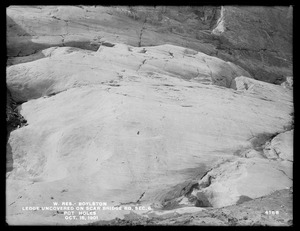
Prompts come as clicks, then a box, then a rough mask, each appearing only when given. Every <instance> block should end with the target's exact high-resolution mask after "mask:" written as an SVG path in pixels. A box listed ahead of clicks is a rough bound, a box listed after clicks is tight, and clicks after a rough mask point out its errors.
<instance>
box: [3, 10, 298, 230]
mask: <svg viewBox="0 0 300 231" xmlns="http://www.w3.org/2000/svg"><path fill="white" fill-rule="evenodd" d="M291 19H292V8H287V7H261V8H259V7H230V6H228V7H227V6H226V7H195V8H193V7H164V6H162V7H119V6H115V7H100V6H96V7H95V6H11V7H8V8H7V27H8V33H7V38H8V44H7V50H8V56H9V57H8V60H7V78H6V83H7V89H8V95H7V96H8V100H7V118H8V119H7V120H8V121H11V122H10V123H11V124H12V125H13V127H12V129H11V130H10V134H9V136H7V138H8V141H7V150H8V152H7V156H8V157H9V158H8V164H9V166H8V167H9V170H8V171H7V176H6V221H7V223H8V224H10V225H19V224H37V225H45V224H51V225H57V224H58V225H60V224H64V225H70V224H71V225H74V224H87V223H90V222H91V221H88V220H67V219H65V217H64V216H63V215H62V212H61V211H59V210H58V209H56V210H39V211H37V210H29V211H24V210H23V209H22V208H23V207H24V206H25V207H26V206H34V207H41V206H52V205H53V202H58V203H60V204H61V202H66V201H72V202H83V201H86V202H88V201H104V202H106V203H108V205H109V206H111V207H113V208H116V207H118V206H133V207H134V206H150V207H151V211H146V212H145V211H134V212H132V211H124V210H120V211H117V210H110V211H97V214H98V216H99V220H101V221H100V223H101V222H102V223H105V222H111V221H112V223H114V222H115V223H118V224H119V223H123V222H126V221H124V220H125V218H127V217H134V218H136V219H138V220H139V219H147V221H149V218H153V219H152V220H151V219H150V220H151V222H152V221H157V220H156V219H158V220H159V222H158V223H159V224H179V223H181V222H184V223H185V224H197V225H199V223H200V220H199V219H195V220H194V219H192V218H191V217H189V216H188V215H186V214H187V213H188V214H189V213H191V214H194V215H195V216H196V214H198V215H199V214H202V215H203V216H204V217H205V219H204V220H202V221H204V222H207V223H208V224H209V223H211V224H220V225H226V224H227V225H235V224H237V222H238V221H239V220H238V219H241V217H240V214H237V213H239V212H237V211H240V209H241V208H244V207H243V206H244V205H247V204H248V205H251V204H252V206H253V205H255V204H256V203H257V199H256V198H262V199H261V201H270V200H272V198H274V195H273V194H272V193H273V192H274V191H275V192H278V193H279V194H280V193H281V192H282V197H283V196H285V197H289V198H290V192H288V193H287V192H286V191H284V192H283V191H282V190H287V188H289V189H290V188H291V186H292V184H293V148H292V146H293V134H294V130H293V129H294V109H293V87H292V85H293V83H292V77H291V76H292V68H291V67H292V63H291V61H292V55H291V36H292V32H291V30H290V26H291ZM249 34H252V35H255V36H253V37H252V36H251V37H249ZM261 80H262V81H261ZM272 83H276V84H277V85H275V84H272ZM281 83H282V84H281ZM279 84H281V85H279ZM17 104H21V106H18V107H17ZM25 122H28V124H26V126H19V127H16V126H15V124H17V125H23V124H24V123H25ZM15 128H17V129H15ZM266 195H269V197H268V198H265V199H263V196H266ZM276 195H277V194H276ZM269 199H270V200H269ZM277 199H278V198H276V200H277ZM283 200H284V199H283ZM29 202H30V205H29V204H28V203H29ZM274 203H275V202H274ZM276 203H277V202H276ZM235 204H237V205H235ZM286 204H289V202H287V203H286ZM114 206H115V207H114ZM224 206H225V207H224ZM230 206H233V207H230ZM264 206H265V205H264ZM213 207H215V208H213ZM223 207H224V208H223ZM265 207H266V206H265ZM269 207H272V206H269ZM216 209H217V210H216ZM262 209H263V208H262V207H260V210H262ZM228 211H231V212H232V214H234V215H232V214H231V215H230V214H228V213H227V212H228ZM247 211H248V210H247ZM280 211H282V212H284V211H285V210H283V209H281V210H280ZM260 212H261V211H260ZM213 214H215V215H213ZM243 214H244V213H243ZM202 215H200V216H202ZM252 215H253V214H252ZM283 217H284V219H285V220H284V222H282V221H274V220H270V219H269V220H267V221H268V222H269V223H268V222H265V223H268V224H283V223H291V222H290V221H289V220H288V219H289V217H290V210H289V211H288V212H287V214H284V216H283ZM252 218H253V220H255V222H257V219H258V218H261V219H264V221H266V218H265V217H264V216H261V215H259V216H258V215H257V216H254V215H253V216H252ZM252 218H251V219H252ZM170 219H171V220H170ZM172 219H175V221H174V220H172ZM187 219H189V220H188V221H187ZM239 222H240V223H241V224H249V223H251V222H252V221H251V222H250V221H249V222H248V223H247V222H245V221H242V222H241V221H239ZM272 222H273V223H272ZM262 223H263V224H265V223H264V222H262Z"/></svg>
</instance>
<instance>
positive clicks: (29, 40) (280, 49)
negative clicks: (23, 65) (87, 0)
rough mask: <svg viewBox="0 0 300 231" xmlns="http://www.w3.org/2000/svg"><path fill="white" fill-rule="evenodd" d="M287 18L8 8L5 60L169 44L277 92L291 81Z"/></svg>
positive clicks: (259, 11) (220, 10)
mask: <svg viewBox="0 0 300 231" xmlns="http://www.w3.org/2000/svg"><path fill="white" fill-rule="evenodd" d="M292 12H293V11H292V8H291V7H290V8H289V7H232V6H223V7H214V6H211V7H210V6H203V7H172V6H158V7H119V6H115V7H102V6H96V7H94V6H82V7H78V6H32V7H31V6H10V7H8V8H7V29H8V34H7V36H8V38H9V40H8V44H7V46H8V56H9V57H16V56H17V57H18V56H27V55H30V54H33V53H36V52H38V51H40V50H42V49H45V48H49V47H52V46H75V47H79V48H83V49H88V50H93V51H95V50H97V49H98V47H99V46H100V44H101V42H105V41H112V42H117V43H126V44H128V45H132V46H136V47H138V46H153V45H162V44H165V43H170V44H173V45H178V46H184V47H186V48H191V49H194V50H197V51H201V52H203V53H205V54H208V55H212V56H216V57H219V58H221V59H223V60H226V61H230V62H232V63H234V64H236V65H239V66H240V67H242V68H244V69H245V70H247V71H248V72H249V73H250V74H251V76H252V77H254V78H256V79H259V80H262V81H266V82H271V83H277V84H280V83H282V82H284V81H285V78H286V76H290V75H292V36H293V34H292V19H293V13H292ZM19 61H20V59H19ZM9 62H11V61H10V59H9ZM12 62H13V61H12Z"/></svg>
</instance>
